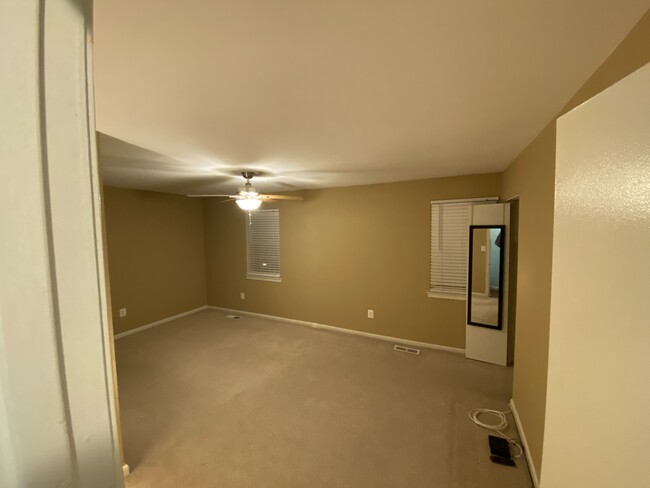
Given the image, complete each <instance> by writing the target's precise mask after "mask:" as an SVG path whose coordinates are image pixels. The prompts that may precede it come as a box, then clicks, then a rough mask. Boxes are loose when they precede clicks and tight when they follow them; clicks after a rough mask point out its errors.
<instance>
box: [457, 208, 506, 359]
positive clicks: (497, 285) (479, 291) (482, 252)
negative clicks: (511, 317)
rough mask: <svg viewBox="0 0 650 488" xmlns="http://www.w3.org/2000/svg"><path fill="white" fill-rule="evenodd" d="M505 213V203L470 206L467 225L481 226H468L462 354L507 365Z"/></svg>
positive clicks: (470, 357)
mask: <svg viewBox="0 0 650 488" xmlns="http://www.w3.org/2000/svg"><path fill="white" fill-rule="evenodd" d="M509 213H510V204H508V203H497V204H486V205H474V207H473V210H472V224H471V225H472V226H482V227H481V228H479V227H475V228H472V227H470V233H471V235H472V236H473V238H472V241H471V242H472V244H473V245H471V246H470V248H469V254H470V258H472V259H471V260H470V266H468V270H467V272H468V296H467V320H466V322H465V323H466V325H465V357H467V358H469V359H476V360H478V361H484V362H487V363H493V364H500V365H502V366H506V365H507V364H508V313H507V310H508V249H507V243H508V242H509V234H508V229H509V226H508V225H507V224H508V222H509ZM498 226H504V228H503V229H500V228H498ZM490 227H491V228H490ZM501 251H502V252H501ZM495 252H496V253H497V254H495ZM491 277H492V279H491Z"/></svg>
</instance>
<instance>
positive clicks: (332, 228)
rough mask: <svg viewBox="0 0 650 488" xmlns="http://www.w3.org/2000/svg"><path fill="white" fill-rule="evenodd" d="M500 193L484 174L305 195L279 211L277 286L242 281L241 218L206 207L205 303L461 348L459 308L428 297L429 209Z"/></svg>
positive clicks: (495, 180)
mask: <svg viewBox="0 0 650 488" xmlns="http://www.w3.org/2000/svg"><path fill="white" fill-rule="evenodd" d="M500 185H501V175H499V174H487V175H475V176H463V177H456V178H441V179H432V180H420V181H410V182H402V183H390V184H382V185H368V186H359V187H349V188H333V189H327V190H313V191H307V192H304V195H305V201H304V202H295V203H293V202H291V203H290V202H286V203H282V204H279V205H278V207H279V208H280V209H281V210H280V229H281V246H280V247H281V269H282V279H283V281H282V283H271V282H263V281H254V280H247V279H246V278H245V277H244V275H245V273H246V245H245V222H246V213H245V212H242V211H241V210H239V209H238V208H237V207H236V206H235V205H233V204H232V203H230V204H221V203H217V202H215V201H214V200H208V199H206V200H205V204H204V205H205V207H204V209H205V211H204V215H205V222H206V225H205V229H206V251H207V265H208V303H209V304H210V305H216V306H221V307H227V308H234V309H239V310H246V311H252V312H258V313H265V314H271V315H277V316H281V317H287V318H292V319H299V320H306V321H310V322H318V323H322V324H327V325H333V326H337V327H345V328H349V329H354V330H359V331H365V332H371V333H375V334H382V335H388V336H393V337H398V338H404V339H411V340H415V341H423V342H428V343H433V344H440V345H444V346H451V347H458V348H463V347H464V345H465V301H460V300H444V299H436V298H429V297H427V290H428V288H429V261H430V254H429V253H430V227H431V225H430V221H431V220H430V219H431V217H430V215H431V206H430V202H431V200H437V199H453V198H469V197H488V196H495V195H498V194H499V192H500V189H501V186H500ZM267 208H269V207H267ZM242 291H243V292H245V293H246V299H245V300H244V301H242V300H240V298H239V293H240V292H242ZM368 309H373V310H374V311H375V318H374V319H368V318H367V310H368Z"/></svg>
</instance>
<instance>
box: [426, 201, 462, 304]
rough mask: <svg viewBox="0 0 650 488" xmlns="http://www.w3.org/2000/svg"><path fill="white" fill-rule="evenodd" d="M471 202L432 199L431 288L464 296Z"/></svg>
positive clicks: (435, 290) (433, 291) (435, 291)
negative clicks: (447, 201) (437, 201)
mask: <svg viewBox="0 0 650 488" xmlns="http://www.w3.org/2000/svg"><path fill="white" fill-rule="evenodd" d="M471 211H472V204H471V203H469V202H463V203H460V202H459V203H436V202H431V286H430V288H431V290H430V291H431V292H432V293H442V294H448V295H459V296H464V295H465V294H466V290H467V257H468V256H467V248H468V240H469V223H470V220H471Z"/></svg>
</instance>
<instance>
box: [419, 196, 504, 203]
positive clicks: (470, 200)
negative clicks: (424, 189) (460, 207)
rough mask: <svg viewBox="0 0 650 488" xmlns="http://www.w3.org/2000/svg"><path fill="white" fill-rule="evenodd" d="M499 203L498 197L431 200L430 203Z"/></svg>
mask: <svg viewBox="0 0 650 488" xmlns="http://www.w3.org/2000/svg"><path fill="white" fill-rule="evenodd" d="M498 201H499V197H485V198H457V199H455V200H431V203H478V202H492V203H496V202H498Z"/></svg>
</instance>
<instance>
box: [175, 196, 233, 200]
mask: <svg viewBox="0 0 650 488" xmlns="http://www.w3.org/2000/svg"><path fill="white" fill-rule="evenodd" d="M185 196H186V197H190V198H192V197H194V198H209V197H228V198H231V199H233V200H234V199H236V198H239V195H185Z"/></svg>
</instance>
